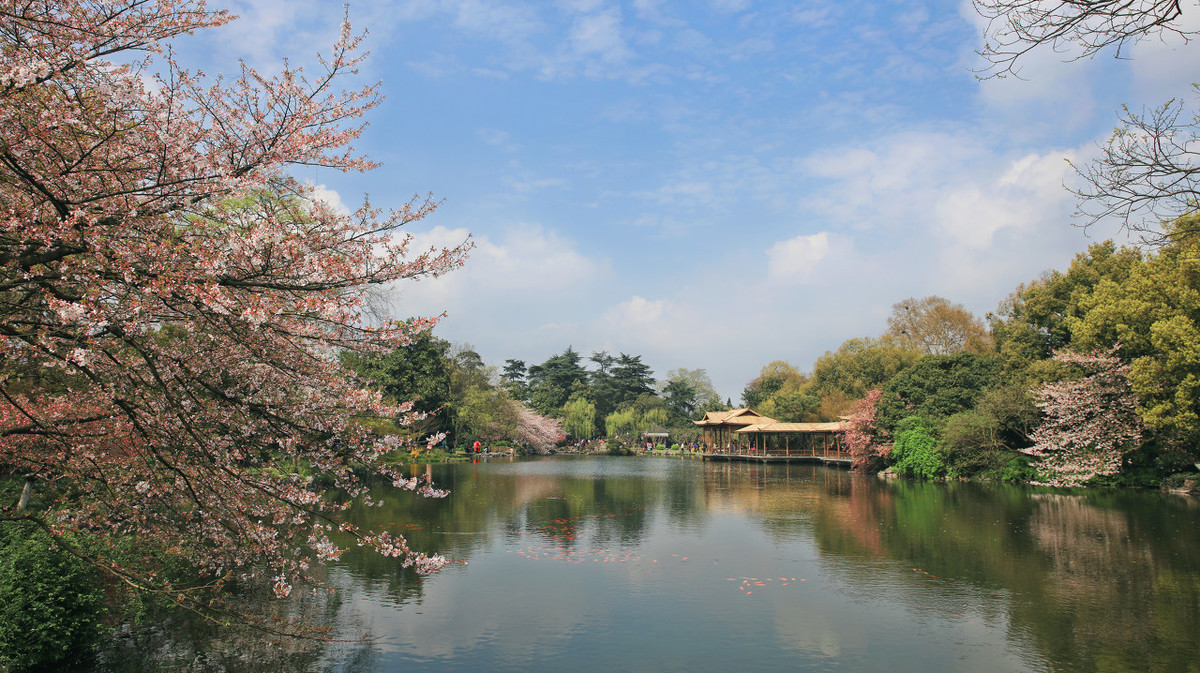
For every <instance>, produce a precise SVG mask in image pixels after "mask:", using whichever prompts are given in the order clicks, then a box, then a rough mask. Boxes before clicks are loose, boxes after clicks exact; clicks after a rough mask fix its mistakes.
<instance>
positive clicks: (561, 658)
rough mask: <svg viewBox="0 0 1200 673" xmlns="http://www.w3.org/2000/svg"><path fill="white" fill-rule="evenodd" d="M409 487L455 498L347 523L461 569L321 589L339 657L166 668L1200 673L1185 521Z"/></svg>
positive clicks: (1162, 504)
mask: <svg viewBox="0 0 1200 673" xmlns="http://www.w3.org/2000/svg"><path fill="white" fill-rule="evenodd" d="M412 469H413V470H414V471H425V470H429V471H430V473H431V474H432V476H433V478H434V480H435V482H436V483H437V485H438V486H440V487H443V488H449V489H450V490H451V492H452V493H451V495H450V497H449V498H446V499H443V500H428V499H422V498H419V497H414V496H413V495H412V494H410V493H405V492H394V491H392V490H391V489H388V488H386V487H380V488H378V489H376V491H375V493H374V496H375V497H376V498H382V499H384V500H385V504H384V505H383V506H381V507H376V508H369V509H367V508H363V509H357V510H355V512H354V516H355V517H356V519H357V521H358V523H360V524H372V525H376V526H383V527H387V528H389V529H390V530H392V531H394V532H398V533H402V534H404V535H405V536H406V537H407V538H408V539H409V540H410V541H411V543H412V545H413V546H414V548H418V549H422V550H425V551H429V552H437V553H441V554H444V555H446V556H448V557H451V558H453V559H456V560H458V561H461V562H460V563H456V564H455V565H452V566H450V567H448V568H446V569H445V570H443V571H442V572H440V573H437V574H434V575H429V576H425V577H420V576H417V575H415V574H413V573H411V572H410V571H404V570H401V569H399V568H398V567H397V565H396V564H395V562H394V561H393V560H390V559H383V558H380V557H378V556H373V555H366V554H362V553H359V550H357V549H355V550H352V551H351V552H348V553H347V555H346V556H345V557H343V559H342V561H341V562H340V563H339V564H337V565H336V566H334V567H333V568H331V569H330V571H329V577H328V581H329V582H330V583H331V584H332V585H333V586H335V587H337V589H338V592H337V594H336V595H335V596H334V597H333V598H320V599H317V598H314V599H311V600H310V601H309V602H308V603H306V602H304V601H303V600H302V601H299V602H296V603H293V607H294V609H300V610H305V611H307V614H308V615H309V616H310V617H312V618H313V619H316V620H318V621H324V622H328V623H331V624H334V625H335V626H336V634H337V635H338V637H339V638H342V639H348V640H347V641H341V642H334V643H330V644H328V645H326V646H323V647H320V648H313V647H311V646H307V647H290V648H289V647H281V646H279V645H270V644H267V645H261V644H260V645H255V646H247V645H246V643H245V641H244V640H238V641H232V642H231V641H229V640H224V641H222V642H220V643H219V644H213V643H209V644H208V645H207V646H205V645H197V644H194V643H193V644H191V645H189V646H188V647H191V648H199V649H192V650H189V651H187V652H186V653H184V655H185V656H184V655H181V654H180V651H179V649H180V648H181V647H182V646H181V645H180V644H178V643H176V644H174V645H172V646H171V647H173V648H174V650H171V648H166V647H164V648H162V649H159V650H158V653H157V654H156V655H155V656H156V657H157V658H158V660H159V661H160V662H165V661H167V660H168V659H172V658H173V659H174V660H177V661H183V660H184V659H188V658H189V657H190V659H189V660H190V661H191V662H192V664H191V668H189V669H188V670H221V669H225V670H236V669H237V668H238V667H239V666H244V667H245V668H246V670H256V671H257V670H329V671H346V672H350V671H362V672H367V671H371V672H390V671H471V672H475V671H522V672H525V671H547V672H549V671H555V672H557V671H566V670H569V671H692V672H695V671H725V670H735V671H780V670H787V671H847V672H850V671H854V672H860V671H867V672H869V671H880V672H884V671H886V672H888V673H896V672H899V671H914V672H917V671H919V672H929V671H964V672H968V671H969V672H971V673H987V672H998V673H999V672H1007V671H1106V672H1120V671H1196V670H1197V667H1198V666H1200V664H1198V663H1197V662H1200V638H1198V635H1200V507H1198V503H1197V501H1196V500H1195V499H1190V498H1185V497H1182V496H1175V495H1170V494H1164V493H1158V492H1137V491H1112V490H1103V491H1083V490H1080V491H1064V490H1051V489H1031V488H1019V487H1010V486H1003V485H990V484H989V485H983V484H960V483H950V484H944V483H918V482H908V481H883V480H880V479H878V478H875V477H868V476H863V475H859V474H853V473H849V472H846V471H844V470H841V469H837V468H827V467H823V466H815V465H763V464H757V463H726V462H703V461H700V460H697V459H691V458H610V457H549V458H540V459H508V458H498V459H497V458H493V459H491V460H488V461H484V462H479V463H474V464H470V463H467V464H445V465H432V466H412ZM364 634H366V635H369V639H367V640H356V639H357V638H359V637H360V636H362V635H364ZM239 643H240V645H239ZM205 647H207V648H208V649H207V650H206V649H204V648H205ZM239 647H240V648H241V649H238V648H239ZM184 649H187V648H184ZM142 650H143V651H144V650H145V648H144V647H143V648H142ZM111 661H113V660H112V659H110V662H111ZM197 661H200V662H201V664H202V665H201V666H197V665H196V663H195V662H197ZM238 662H241V663H240V664H239V663H238ZM143 663H144V662H143ZM130 666H131V669H132V664H131V665H130ZM205 667H207V668H205Z"/></svg>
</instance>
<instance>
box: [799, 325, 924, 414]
mask: <svg viewBox="0 0 1200 673" xmlns="http://www.w3.org/2000/svg"><path fill="white" fill-rule="evenodd" d="M919 359H921V354H920V353H918V352H916V351H914V350H911V349H908V348H901V347H899V346H896V345H894V344H891V343H888V342H886V341H884V340H882V339H872V338H870V337H866V338H862V339H850V340H848V341H846V342H844V343H843V344H842V345H841V346H839V347H838V349H837V350H836V351H826V352H825V354H824V355H822V356H821V357H819V358H817V362H816V363H815V364H814V365H813V373H812V393H813V394H814V395H816V396H817V397H818V398H819V399H820V403H819V404H818V406H817V408H816V410H815V411H814V414H815V416H816V417H817V420H821V421H836V420H837V419H838V417H839V416H841V415H842V414H843V413H844V412H846V411H847V410H848V409H849V408H850V407H851V406H852V405H853V404H854V402H855V401H856V400H859V399H862V397H863V396H865V395H866V394H867V391H869V390H872V389H875V388H880V387H882V386H883V385H884V384H886V383H887V382H888V381H891V380H892V378H894V377H895V376H896V375H897V374H899V373H900V372H901V371H904V369H905V368H907V367H910V366H911V365H912V364H913V363H914V362H916V361H917V360H919Z"/></svg>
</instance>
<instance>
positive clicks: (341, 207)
mask: <svg viewBox="0 0 1200 673" xmlns="http://www.w3.org/2000/svg"><path fill="white" fill-rule="evenodd" d="M311 197H312V198H313V199H316V200H318V201H323V202H325V204H326V205H328V206H329V207H330V208H333V210H334V212H337V213H339V214H341V215H349V214H350V213H351V212H352V211H351V210H350V207H349V206H347V205H346V202H345V201H343V200H342V195H341V194H338V193H337V191H336V190H334V189H330V188H329V187H326V186H325V185H313V186H312V194H311Z"/></svg>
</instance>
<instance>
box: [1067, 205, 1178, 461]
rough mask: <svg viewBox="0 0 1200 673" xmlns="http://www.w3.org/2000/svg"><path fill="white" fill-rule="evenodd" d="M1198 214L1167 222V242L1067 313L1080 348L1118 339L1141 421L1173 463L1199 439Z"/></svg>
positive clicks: (1110, 344) (1098, 346)
mask: <svg viewBox="0 0 1200 673" xmlns="http://www.w3.org/2000/svg"><path fill="white" fill-rule="evenodd" d="M1198 222H1200V216H1195V215H1193V216H1189V217H1187V218H1181V220H1180V221H1179V222H1176V223H1174V224H1172V225H1169V226H1168V227H1167V233H1168V235H1169V236H1171V243H1170V244H1169V245H1166V246H1164V247H1163V248H1162V249H1160V250H1159V251H1158V252H1157V253H1156V254H1154V255H1152V256H1150V257H1148V258H1147V259H1146V260H1145V261H1144V262H1142V263H1140V264H1137V265H1136V266H1134V267H1133V269H1132V270H1131V272H1130V273H1129V275H1128V277H1126V278H1124V279H1107V278H1106V279H1103V280H1102V281H1101V282H1100V283H1098V284H1097V285H1096V287H1095V289H1094V291H1093V292H1092V293H1091V294H1089V295H1088V296H1086V297H1084V298H1083V299H1081V302H1080V305H1081V308H1082V309H1083V311H1084V312H1083V315H1082V316H1081V317H1079V318H1076V319H1074V320H1072V321H1071V323H1070V325H1071V333H1072V335H1073V340H1074V343H1075V344H1076V346H1077V348H1079V349H1107V348H1112V347H1114V346H1118V345H1119V347H1120V350H1119V355H1120V357H1121V358H1122V359H1123V360H1125V361H1127V362H1129V363H1130V364H1131V365H1132V366H1131V370H1130V373H1129V381H1130V384H1131V385H1132V388H1133V392H1134V393H1135V394H1136V395H1137V396H1138V398H1139V399H1140V415H1141V417H1142V420H1143V421H1144V422H1145V423H1146V425H1147V426H1148V427H1149V428H1151V429H1152V430H1154V431H1156V432H1157V433H1158V434H1159V435H1160V437H1162V438H1164V439H1165V440H1167V443H1168V444H1169V445H1170V446H1171V447H1172V452H1174V453H1176V454H1177V455H1176V456H1175V457H1174V458H1172V459H1171V460H1173V461H1174V462H1176V463H1183V464H1186V463H1188V462H1190V459H1191V458H1192V457H1193V456H1195V455H1196V452H1195V449H1194V448H1192V447H1194V446H1195V445H1196V442H1197V440H1198V439H1200V241H1198V240H1197V237H1195V236H1193V235H1189V232H1191V231H1192V230H1194V229H1195V228H1196V227H1197V226H1198Z"/></svg>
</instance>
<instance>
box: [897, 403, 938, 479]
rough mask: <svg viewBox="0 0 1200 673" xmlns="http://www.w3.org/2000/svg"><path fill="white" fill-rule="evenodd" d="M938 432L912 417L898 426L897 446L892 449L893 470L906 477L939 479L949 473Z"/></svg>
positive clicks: (929, 422) (928, 422)
mask: <svg viewBox="0 0 1200 673" xmlns="http://www.w3.org/2000/svg"><path fill="white" fill-rule="evenodd" d="M935 433H936V428H935V427H934V425H933V423H932V421H930V420H929V419H927V418H925V417H923V416H909V417H908V418H905V419H903V420H901V421H900V422H899V423H897V424H896V444H895V446H894V447H893V448H892V459H893V460H894V461H895V463H894V464H893V467H894V468H895V470H896V472H897V473H898V474H900V475H903V476H906V477H917V478H919V479H937V478H939V477H941V476H943V475H944V474H945V473H946V465H945V462H944V461H943V460H942V454H941V452H940V451H939V450H938V447H937V439H936V437H935Z"/></svg>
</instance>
